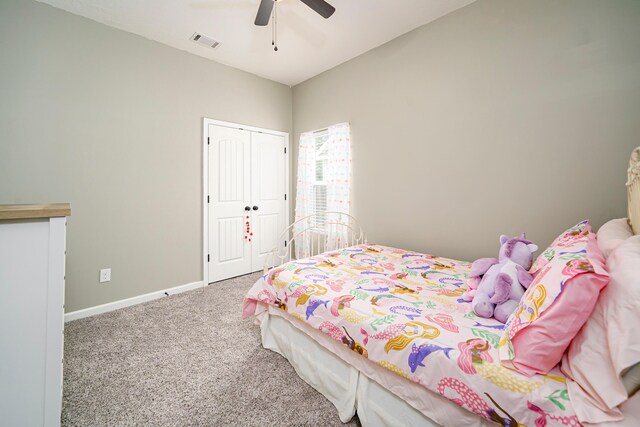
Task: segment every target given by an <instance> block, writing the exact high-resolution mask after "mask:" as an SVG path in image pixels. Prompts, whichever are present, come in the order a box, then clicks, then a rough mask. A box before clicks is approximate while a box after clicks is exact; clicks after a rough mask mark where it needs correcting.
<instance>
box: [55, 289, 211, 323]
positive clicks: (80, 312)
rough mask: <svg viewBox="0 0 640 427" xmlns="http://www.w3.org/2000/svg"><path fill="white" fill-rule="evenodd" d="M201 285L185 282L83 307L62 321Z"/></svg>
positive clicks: (127, 305) (68, 314) (65, 316)
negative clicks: (184, 283) (159, 289)
mask: <svg viewBox="0 0 640 427" xmlns="http://www.w3.org/2000/svg"><path fill="white" fill-rule="evenodd" d="M201 287H202V281H199V282H192V283H187V284H186V285H180V286H176V287H173V288H169V289H163V290H161V291H155V292H151V293H148V294H144V295H138V296H137V297H132V298H127V299H121V300H119V301H114V302H109V303H107V304H102V305H96V306H95V307H89V308H84V309H82V310H77V311H72V312H70V313H65V315H64V321H65V323H66V322H70V321H72V320H77V319H82V318H83V317H89V316H95V315H96V314H101V313H106V312H108V311H113V310H117V309H119V308H124V307H129V306H132V305H136V304H141V303H143V302H147V301H153V300H154V299H158V298H162V297H165V296H168V295H174V294H179V293H181V292H186V291H190V290H192V289H197V288H201Z"/></svg>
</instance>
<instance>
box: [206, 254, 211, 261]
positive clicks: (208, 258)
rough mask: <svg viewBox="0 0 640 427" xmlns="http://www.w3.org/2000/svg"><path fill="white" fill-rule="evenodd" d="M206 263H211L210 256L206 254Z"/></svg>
mask: <svg viewBox="0 0 640 427" xmlns="http://www.w3.org/2000/svg"><path fill="white" fill-rule="evenodd" d="M207 262H211V255H209V254H207Z"/></svg>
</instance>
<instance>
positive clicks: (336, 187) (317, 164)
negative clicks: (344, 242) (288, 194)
mask: <svg viewBox="0 0 640 427" xmlns="http://www.w3.org/2000/svg"><path fill="white" fill-rule="evenodd" d="M296 185H297V190H296V207H295V209H296V217H295V218H296V221H299V220H301V219H303V218H306V217H308V216H310V215H313V217H312V218H313V221H311V224H309V223H307V224H306V225H311V227H312V229H313V230H314V231H315V232H318V231H319V232H323V233H326V236H327V239H328V240H329V241H332V239H333V240H335V241H337V239H338V237H340V236H338V234H337V233H338V231H337V227H330V226H329V225H328V223H330V222H332V221H335V220H336V219H337V216H336V215H332V214H331V213H332V212H341V213H346V214H348V213H349V205H350V189H351V187H350V186H351V137H350V130H349V124H348V123H341V124H338V125H334V126H329V127H328V128H327V129H323V130H319V131H315V132H305V133H303V134H301V135H300V145H299V149H298V178H297V180H296ZM334 218H335V219H334ZM300 227H302V226H300ZM298 231H300V230H299V229H298ZM294 234H296V229H294ZM310 234H311V233H305V234H304V236H300V237H299V238H296V244H295V246H296V256H297V257H298V258H301V257H303V256H304V250H305V248H306V247H307V245H308V243H309V241H310V239H312V237H311V236H310Z"/></svg>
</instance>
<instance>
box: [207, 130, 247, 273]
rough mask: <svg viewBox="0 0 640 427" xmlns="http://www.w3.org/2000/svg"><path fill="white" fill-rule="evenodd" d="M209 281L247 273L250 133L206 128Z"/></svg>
mask: <svg viewBox="0 0 640 427" xmlns="http://www.w3.org/2000/svg"><path fill="white" fill-rule="evenodd" d="M209 197H210V202H209V255H210V261H209V282H215V281H218V280H222V279H227V278H229V277H234V276H240V275H242V274H246V273H248V272H249V271H251V266H252V264H251V244H250V243H249V241H248V239H245V236H246V222H247V221H249V219H247V218H246V217H247V216H251V215H250V211H247V210H245V209H246V207H249V206H250V203H251V132H249V131H246V130H240V129H234V128H230V127H224V126H216V125H209Z"/></svg>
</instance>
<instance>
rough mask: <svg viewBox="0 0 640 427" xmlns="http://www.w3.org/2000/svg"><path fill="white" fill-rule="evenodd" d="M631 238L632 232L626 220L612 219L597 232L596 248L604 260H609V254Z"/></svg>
mask: <svg viewBox="0 0 640 427" xmlns="http://www.w3.org/2000/svg"><path fill="white" fill-rule="evenodd" d="M631 236H633V231H632V230H631V226H630V225H629V220H628V219H627V218H618V219H612V220H611V221H609V222H607V223H605V224H604V225H603V226H602V227H600V229H599V230H598V247H599V248H600V250H601V251H602V255H604V258H605V259H607V258H609V255H610V254H611V252H613V251H614V250H615V248H617V247H618V246H619V245H620V244H621V243H622V242H624V241H625V240H627V239H628V238H629V237H631Z"/></svg>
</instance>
